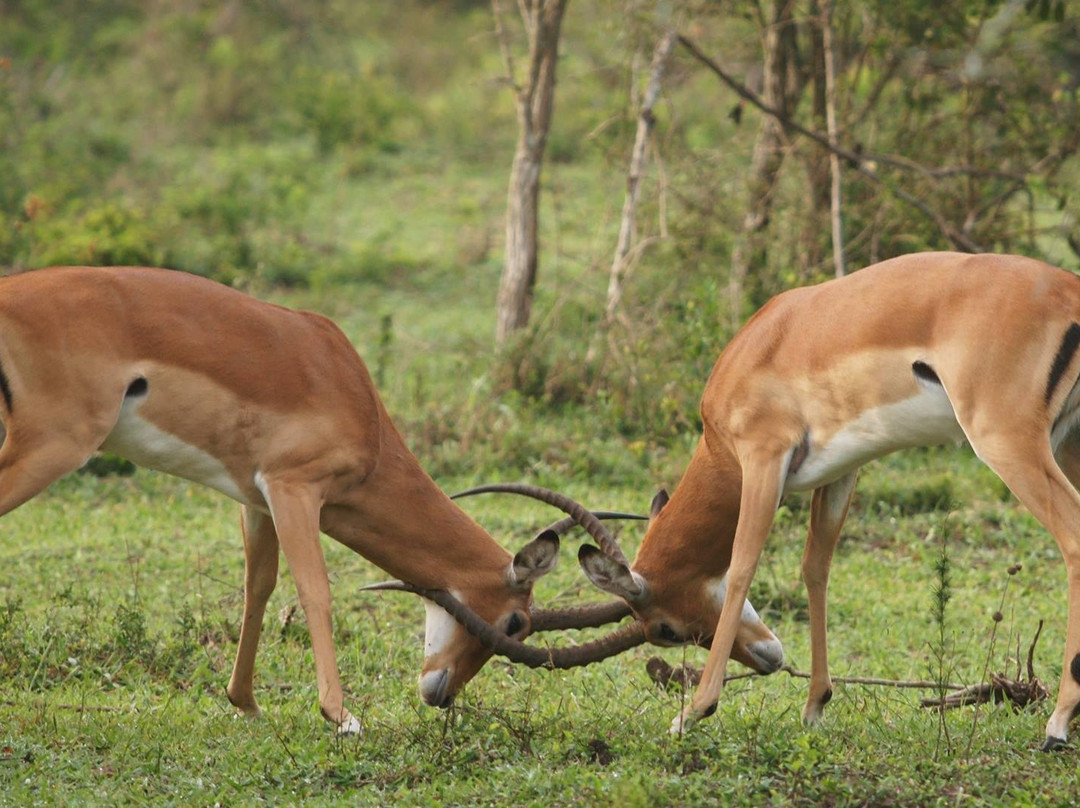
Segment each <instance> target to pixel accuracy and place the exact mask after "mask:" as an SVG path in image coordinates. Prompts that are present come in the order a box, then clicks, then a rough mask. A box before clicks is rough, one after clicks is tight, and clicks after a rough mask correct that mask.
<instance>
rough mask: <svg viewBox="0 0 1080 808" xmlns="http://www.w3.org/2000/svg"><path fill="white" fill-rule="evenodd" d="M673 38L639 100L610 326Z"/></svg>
mask: <svg viewBox="0 0 1080 808" xmlns="http://www.w3.org/2000/svg"><path fill="white" fill-rule="evenodd" d="M675 41H676V35H675V32H674V31H669V32H668V33H666V34H664V36H663V37H661V39H660V41H659V42H658V43H657V44H656V49H655V50H654V51H653V57H652V63H651V65H650V67H649V86H648V88H647V89H646V91H645V96H644V97H643V98H642V101H641V110H640V112H639V113H638V125H637V134H636V136H635V137H634V149H633V151H632V152H631V155H630V169H629V172H628V173H627V176H626V199H625V200H623V209H622V223H621V224H620V225H619V240H618V241H617V242H616V244H615V258H614V260H612V262H611V275H610V277H609V278H608V291H607V311H606V314H605V320H606V322H608V323H610V322H611V321H612V320H613V319H614V318H615V311H616V310H617V309H618V307H619V302H620V301H621V300H622V287H623V280H624V279H625V277H626V272H627V270H628V269H629V268H630V248H631V246H632V245H633V241H634V224H635V223H634V213H635V210H636V208H637V196H638V187H639V185H640V184H641V176H642V174H644V173H645V153H646V150H647V149H648V146H649V135H650V134H651V133H652V129H653V124H654V123H655V122H656V119H655V118H654V117H653V114H652V109H653V106H654V105H655V104H656V99H657V98H659V96H660V83H661V81H662V80H663V77H664V69H665V68H666V66H667V61H668V57H670V56H671V51H672V50H673V49H674V47H675Z"/></svg>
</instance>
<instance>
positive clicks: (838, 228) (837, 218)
mask: <svg viewBox="0 0 1080 808" xmlns="http://www.w3.org/2000/svg"><path fill="white" fill-rule="evenodd" d="M832 9H833V4H832V0H822V2H821V35H822V44H823V48H822V49H823V50H824V52H825V131H826V133H827V135H828V137H829V146H830V147H831V148H830V149H829V174H830V175H831V178H832V190H831V194H830V205H829V213H830V219H831V220H832V248H833V267H834V268H835V270H836V277H838V278H840V277H843V275H844V220H843V218H842V215H841V214H842V210H841V207H842V197H841V186H840V155H838V154H837V153H836V145H837V143H838V140H837V137H838V133H837V125H836V46H835V43H834V41H833V39H834V38H833V20H832Z"/></svg>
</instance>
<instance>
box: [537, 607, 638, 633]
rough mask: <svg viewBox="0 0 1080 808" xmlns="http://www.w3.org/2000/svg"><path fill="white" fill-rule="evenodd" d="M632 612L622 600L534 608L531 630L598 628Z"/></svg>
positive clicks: (616, 621)
mask: <svg viewBox="0 0 1080 808" xmlns="http://www.w3.org/2000/svg"><path fill="white" fill-rule="evenodd" d="M630 614H632V612H631V610H630V607H629V606H627V605H626V601H624V600H613V601H611V602H610V603H596V604H592V605H590V606H576V607H573V608H567V609H536V610H534V611H533V612H532V614H531V615H530V617H531V618H532V630H533V633H534V634H537V633H539V632H541V631H559V630H562V629H567V628H598V627H600V626H606V625H608V624H609V623H618V622H619V621H620V620H622V619H623V618H624V617H629V616H630Z"/></svg>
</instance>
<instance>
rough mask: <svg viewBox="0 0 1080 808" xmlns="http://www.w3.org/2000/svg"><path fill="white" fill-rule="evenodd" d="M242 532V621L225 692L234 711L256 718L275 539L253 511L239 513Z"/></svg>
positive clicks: (264, 518) (269, 523)
mask: <svg viewBox="0 0 1080 808" xmlns="http://www.w3.org/2000/svg"><path fill="white" fill-rule="evenodd" d="M241 527H242V528H243V532H244V618H243V622H241V623H240V642H239V643H238V644H237V646H236V661H235V662H234V663H233V670H232V676H231V677H229V686H228V687H227V688H226V689H225V692H226V693H227V694H228V696H229V701H231V702H232V703H233V704H234V705H235V706H236V709H237V710H239V711H240V712H241V713H242V714H244V715H248V716H257V715H258V714H259V705H258V703H257V702H256V700H255V688H254V682H253V680H254V678H255V653H256V651H257V650H258V647H259V636H260V635H261V634H262V624H263V616H264V615H265V613H266V603H267V601H268V600H269V599H270V596H271V595H272V594H273V593H274V587H275V586H277V574H278V537H277V531H276V530H274V520H273V519H272V518H271V517H270V516H269V515H268V514H265V513H262V512H261V511H257V510H255V509H254V508H250V507H244V508H243V509H242V513H241Z"/></svg>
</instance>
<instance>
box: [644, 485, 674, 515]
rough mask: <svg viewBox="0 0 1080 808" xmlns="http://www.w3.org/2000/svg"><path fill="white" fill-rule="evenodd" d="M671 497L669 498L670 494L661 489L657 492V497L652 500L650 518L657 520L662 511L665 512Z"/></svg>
mask: <svg viewBox="0 0 1080 808" xmlns="http://www.w3.org/2000/svg"><path fill="white" fill-rule="evenodd" d="M669 499H671V497H669V496H668V492H667V491H666V490H665V489H663V488H661V489H660V490H659V491H657V492H656V496H655V497H653V498H652V505H650V506H649V518H650V519H655V518H656V517H657V516H659V515H660V511H662V510H664V506H665V505H667V504H668V500H669Z"/></svg>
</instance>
